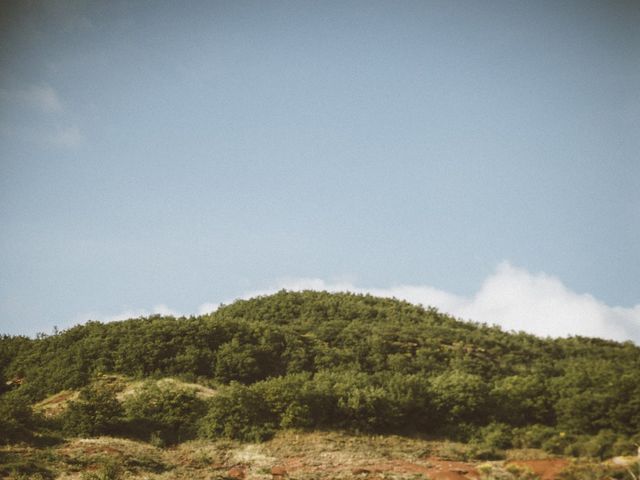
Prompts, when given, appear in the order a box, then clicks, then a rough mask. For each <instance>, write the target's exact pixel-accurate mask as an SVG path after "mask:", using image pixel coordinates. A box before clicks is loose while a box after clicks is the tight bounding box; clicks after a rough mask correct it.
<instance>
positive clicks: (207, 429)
mask: <svg viewBox="0 0 640 480" xmlns="http://www.w3.org/2000/svg"><path fill="white" fill-rule="evenodd" d="M277 424H278V422H277V416H276V415H275V414H274V412H273V411H272V410H271V409H270V408H269V406H268V404H267V402H266V401H265V398H264V396H263V395H261V394H260V393H259V392H258V390H257V389H256V388H255V387H253V388H252V387H247V386H244V385H241V384H239V383H235V382H234V383H231V385H229V386H228V387H226V388H223V389H221V390H220V391H219V392H218V394H217V395H216V396H215V397H213V398H212V399H211V400H210V401H209V409H208V412H207V414H206V415H205V417H204V418H203V419H202V420H201V422H200V435H201V436H202V437H204V438H220V437H225V438H232V439H236V440H242V441H252V442H259V441H263V440H266V439H268V438H270V437H271V436H273V434H274V433H275V430H276V428H277Z"/></svg>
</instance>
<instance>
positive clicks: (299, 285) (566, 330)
mask: <svg viewBox="0 0 640 480" xmlns="http://www.w3.org/2000/svg"><path fill="white" fill-rule="evenodd" d="M282 289H286V290H291V291H302V290H326V291H329V292H346V291H348V292H353V293H362V294H366V293H369V294H371V295H375V296H379V297H388V298H397V299H401V300H406V301H408V302H411V303H414V304H419V305H423V306H425V307H427V306H433V307H436V308H437V309H438V310H440V311H441V312H443V313H448V314H450V315H453V316H454V317H458V318H461V319H464V320H473V321H476V322H482V323H487V324H490V325H499V326H501V327H502V328H503V329H504V330H514V331H524V332H528V333H533V334H535V335H539V336H544V337H546V336H551V337H566V336H570V335H580V336H586V337H600V338H606V339H611V340H618V341H625V340H632V341H634V342H635V343H637V344H640V304H638V305H636V306H634V307H631V308H623V307H612V306H609V305H606V304H605V303H603V302H601V301H599V300H597V299H596V298H594V297H593V296H591V295H588V294H580V293H576V292H574V291H572V290H570V289H569V288H567V287H566V286H565V285H564V284H563V283H562V282H561V281H560V280H559V279H558V278H556V277H553V276H550V275H546V274H544V273H536V274H532V273H530V272H528V271H527V270H524V269H522V268H517V267H514V266H512V265H511V264H509V263H508V262H503V263H501V264H500V265H499V266H498V267H497V268H496V270H495V271H494V272H493V273H492V274H491V275H489V276H488V277H487V278H486V279H485V280H484V282H482V285H481V286H480V288H479V289H478V291H477V292H476V293H475V294H474V295H472V296H469V297H465V296H461V295H456V294H454V293H450V292H446V291H444V290H440V289H438V288H435V287H432V286H427V285H397V286H393V287H389V288H366V287H361V286H357V285H355V284H354V283H353V282H347V281H339V282H328V281H325V280H323V279H319V278H290V279H283V280H280V281H278V282H275V284H274V285H272V286H271V287H269V288H265V289H261V290H254V291H250V292H246V293H244V294H243V295H241V296H240V297H238V298H243V299H248V298H251V297H255V296H258V295H268V294H271V293H275V292H277V291H278V290H282ZM232 301H233V300H228V301H225V302H223V303H225V304H229V303H231V302H232ZM219 305H220V304H219V303H205V304H202V305H201V306H200V307H199V308H198V309H197V314H198V315H201V314H204V313H208V312H212V311H215V310H216V309H217V308H218V307H219ZM152 313H160V314H170V315H176V316H178V315H179V314H178V313H176V312H174V311H172V310H171V309H169V308H168V307H166V306H165V305H159V306H156V307H154V309H153V310H152V311H147V310H135V311H134V310H131V311H127V312H123V313H121V314H118V315H113V316H110V317H104V318H103V319H102V320H103V321H112V320H123V319H126V318H135V317H139V316H145V315H149V314H152Z"/></svg>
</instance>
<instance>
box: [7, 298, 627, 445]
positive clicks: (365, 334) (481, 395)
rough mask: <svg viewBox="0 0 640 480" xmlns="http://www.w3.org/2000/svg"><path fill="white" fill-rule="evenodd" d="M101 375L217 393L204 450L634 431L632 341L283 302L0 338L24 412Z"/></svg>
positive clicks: (344, 305)
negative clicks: (289, 436)
mask: <svg viewBox="0 0 640 480" xmlns="http://www.w3.org/2000/svg"><path fill="white" fill-rule="evenodd" d="M106 373H117V374H121V375H125V376H129V377H138V378H140V377H162V376H180V377H182V378H184V379H186V380H190V381H198V382H201V383H208V384H215V385H217V386H219V387H220V393H219V395H217V396H216V397H215V399H214V400H212V401H211V402H210V403H211V404H210V405H208V406H207V409H206V411H207V412H208V413H206V415H205V414H203V417H202V418H201V419H200V420H199V421H200V426H199V427H198V428H199V430H198V431H199V432H200V434H201V435H203V436H209V437H216V436H230V437H237V438H261V437H264V436H268V435H269V434H270V432H273V431H275V430H277V429H279V428H288V427H293V428H341V429H342V428H344V429H356V430H361V431H376V432H397V433H403V432H409V431H411V432H418V433H426V434H438V435H441V434H444V435H448V436H452V437H457V438H462V439H465V438H466V439H468V438H471V437H473V436H474V435H476V436H477V435H478V434H479V433H478V432H481V433H480V434H481V435H484V436H489V437H490V436H491V435H493V436H497V437H500V435H503V434H505V432H506V431H509V430H511V431H515V430H516V429H520V430H519V431H520V432H521V437H522V438H525V437H526V438H528V437H527V435H528V436H529V437H531V438H532V439H533V440H531V444H535V443H536V442H537V443H541V442H543V441H546V442H552V443H553V442H557V443H558V444H559V445H560V444H562V445H564V444H563V442H564V440H562V439H563V438H570V437H571V435H574V436H576V435H613V437H611V438H618V437H616V436H617V435H618V436H623V437H624V436H626V437H625V438H628V437H629V436H632V435H634V434H637V433H638V432H640V348H639V347H637V346H636V345H634V344H633V343H631V342H626V343H617V342H613V341H606V340H601V339H594V338H580V337H573V338H566V339H542V338H538V337H535V336H533V335H529V334H525V333H513V332H504V331H502V330H501V329H500V328H498V327H493V326H487V325H481V324H475V323H471V322H464V321H459V320H456V319H454V318H452V317H450V316H448V315H445V314H442V313H439V312H438V311H436V310H435V309H424V308H422V307H419V306H415V305H412V304H409V303H407V302H402V301H398V300H395V299H383V298H376V297H372V296H368V295H355V294H349V293H337V294H336V293H326V292H313V291H305V292H300V293H297V292H287V291H281V292H279V293H277V294H274V295H270V296H265V297H258V298H254V299H251V300H246V301H245V300H240V301H237V302H235V303H233V304H231V305H228V306H223V307H222V308H220V309H219V310H218V311H216V312H215V313H212V314H208V315H203V316H199V317H189V318H173V317H161V316H153V317H148V318H138V319H131V320H126V321H121V322H113V323H108V324H103V323H100V322H94V321H90V322H88V323H86V324H84V325H80V326H76V327H73V328H70V329H68V330H66V331H63V332H60V333H57V334H55V335H50V336H45V335H40V336H39V337H38V338H36V339H30V338H26V337H10V336H4V337H2V338H1V339H0V374H1V376H2V380H3V382H2V384H3V385H5V382H8V381H11V380H12V379H20V380H19V381H20V383H21V385H20V386H15V385H14V386H5V387H4V388H5V389H6V390H8V391H6V392H5V393H4V394H3V397H21V398H26V399H28V400H29V401H30V402H34V401H37V400H40V399H42V398H43V397H44V396H46V395H49V394H52V393H55V392H58V391H60V390H64V389H79V388H82V387H85V386H87V385H89V384H90V383H91V382H92V379H95V378H96V376H98V375H100V374H106ZM16 383H17V382H16ZM225 385H229V386H228V387H225ZM203 411H204V410H203ZM482 432H484V433H482ZM603 432H604V433H603ZM560 433H562V435H560ZM556 434H558V435H556ZM554 435H556V436H555V437H554ZM534 437H535V438H534ZM526 438H525V440H522V442H523V444H524V443H526ZM571 438H573V437H571ZM620 438H622V437H620ZM536 439H537V440H536ZM562 445H561V446H562ZM538 446H539V445H538ZM552 446H553V445H552ZM558 448H560V447H558ZM563 448H564V447H563Z"/></svg>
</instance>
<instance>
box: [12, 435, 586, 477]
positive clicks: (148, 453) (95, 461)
mask: <svg viewBox="0 0 640 480" xmlns="http://www.w3.org/2000/svg"><path fill="white" fill-rule="evenodd" d="M465 449H466V446H465V445H462V444H456V443H452V442H437V441H432V440H422V439H414V438H405V437H398V436H377V435H376V436H370V435H348V434H346V433H339V432H308V433H303V432H295V431H288V432H282V433H280V434H278V435H277V436H276V437H275V438H273V439H272V440H270V441H268V442H264V443H260V444H247V443H244V444H243V443H239V442H235V441H227V440H219V441H213V442H210V441H200V440H198V441H192V442H187V443H183V444H181V445H178V446H176V447H173V448H166V449H162V448H157V447H154V446H152V445H149V444H147V443H142V442H136V441H132V440H126V439H118V438H109V437H100V438H94V439H75V440H69V441H67V442H66V443H63V444H61V445H58V446H55V447H50V448H47V449H36V448H31V447H25V446H20V445H14V446H6V447H3V448H0V465H1V464H2V462H3V460H4V461H10V462H14V463H15V464H16V465H18V467H20V465H24V468H22V467H20V468H22V472H32V473H31V474H30V475H31V476H28V475H27V476H24V474H22V475H23V476H20V475H21V473H20V468H17V470H16V471H15V472H13V473H12V472H11V471H8V477H7V478H11V479H24V478H51V479H53V478H58V479H61V480H125V479H140V480H142V479H148V480H169V479H177V480H183V479H184V480H187V479H189V480H222V479H231V478H234V477H235V478H236V479H240V478H241V477H242V478H243V479H244V480H271V479H274V480H284V479H285V478H288V479H298V480H324V479H327V480H329V479H341V480H349V479H360V480H418V479H431V480H439V479H447V480H449V479H455V480H472V479H476V480H485V479H486V480H489V479H491V480H493V479H504V480H523V479H535V478H538V477H537V476H535V475H533V474H532V473H531V472H533V471H534V470H538V468H539V466H541V465H546V464H548V466H553V465H555V466H557V465H558V463H559V462H562V461H563V460H559V459H549V458H545V457H548V456H546V455H544V454H541V452H539V451H537V450H523V451H510V452H509V460H508V461H504V462H484V463H482V462H472V461H466V460H464V458H465V454H466V452H465ZM16 462H18V463H16ZM19 462H22V463H21V464H20V463H19ZM545 462H546V463H545ZM594 468H595V467H594ZM527 469H529V470H531V472H529V473H525V471H526V470H527ZM34 472H35V473H34ZM283 472H286V475H284V474H283ZM274 473H275V474H276V475H273V474H274ZM5 474H7V472H5ZM37 475H41V476H37ZM47 475H48V476H47ZM1 476H2V475H1V474H0V477H1ZM539 478H541V479H544V480H549V479H552V478H556V477H555V474H554V476H545V475H539ZM569 478H577V477H569Z"/></svg>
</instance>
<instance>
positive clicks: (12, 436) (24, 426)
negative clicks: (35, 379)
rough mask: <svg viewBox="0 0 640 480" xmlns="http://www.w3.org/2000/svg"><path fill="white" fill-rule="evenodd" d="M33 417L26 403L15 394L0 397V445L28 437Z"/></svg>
mask: <svg viewBox="0 0 640 480" xmlns="http://www.w3.org/2000/svg"><path fill="white" fill-rule="evenodd" d="M34 424H35V416H34V414H33V411H32V410H31V406H30V405H29V403H28V401H27V400H26V399H25V398H24V397H22V396H20V395H18V394H17V393H13V392H12V393H7V394H4V395H2V396H0V444H2V443H10V442H14V441H18V440H26V439H28V438H29V437H30V432H31V429H32V428H33V427H34Z"/></svg>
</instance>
